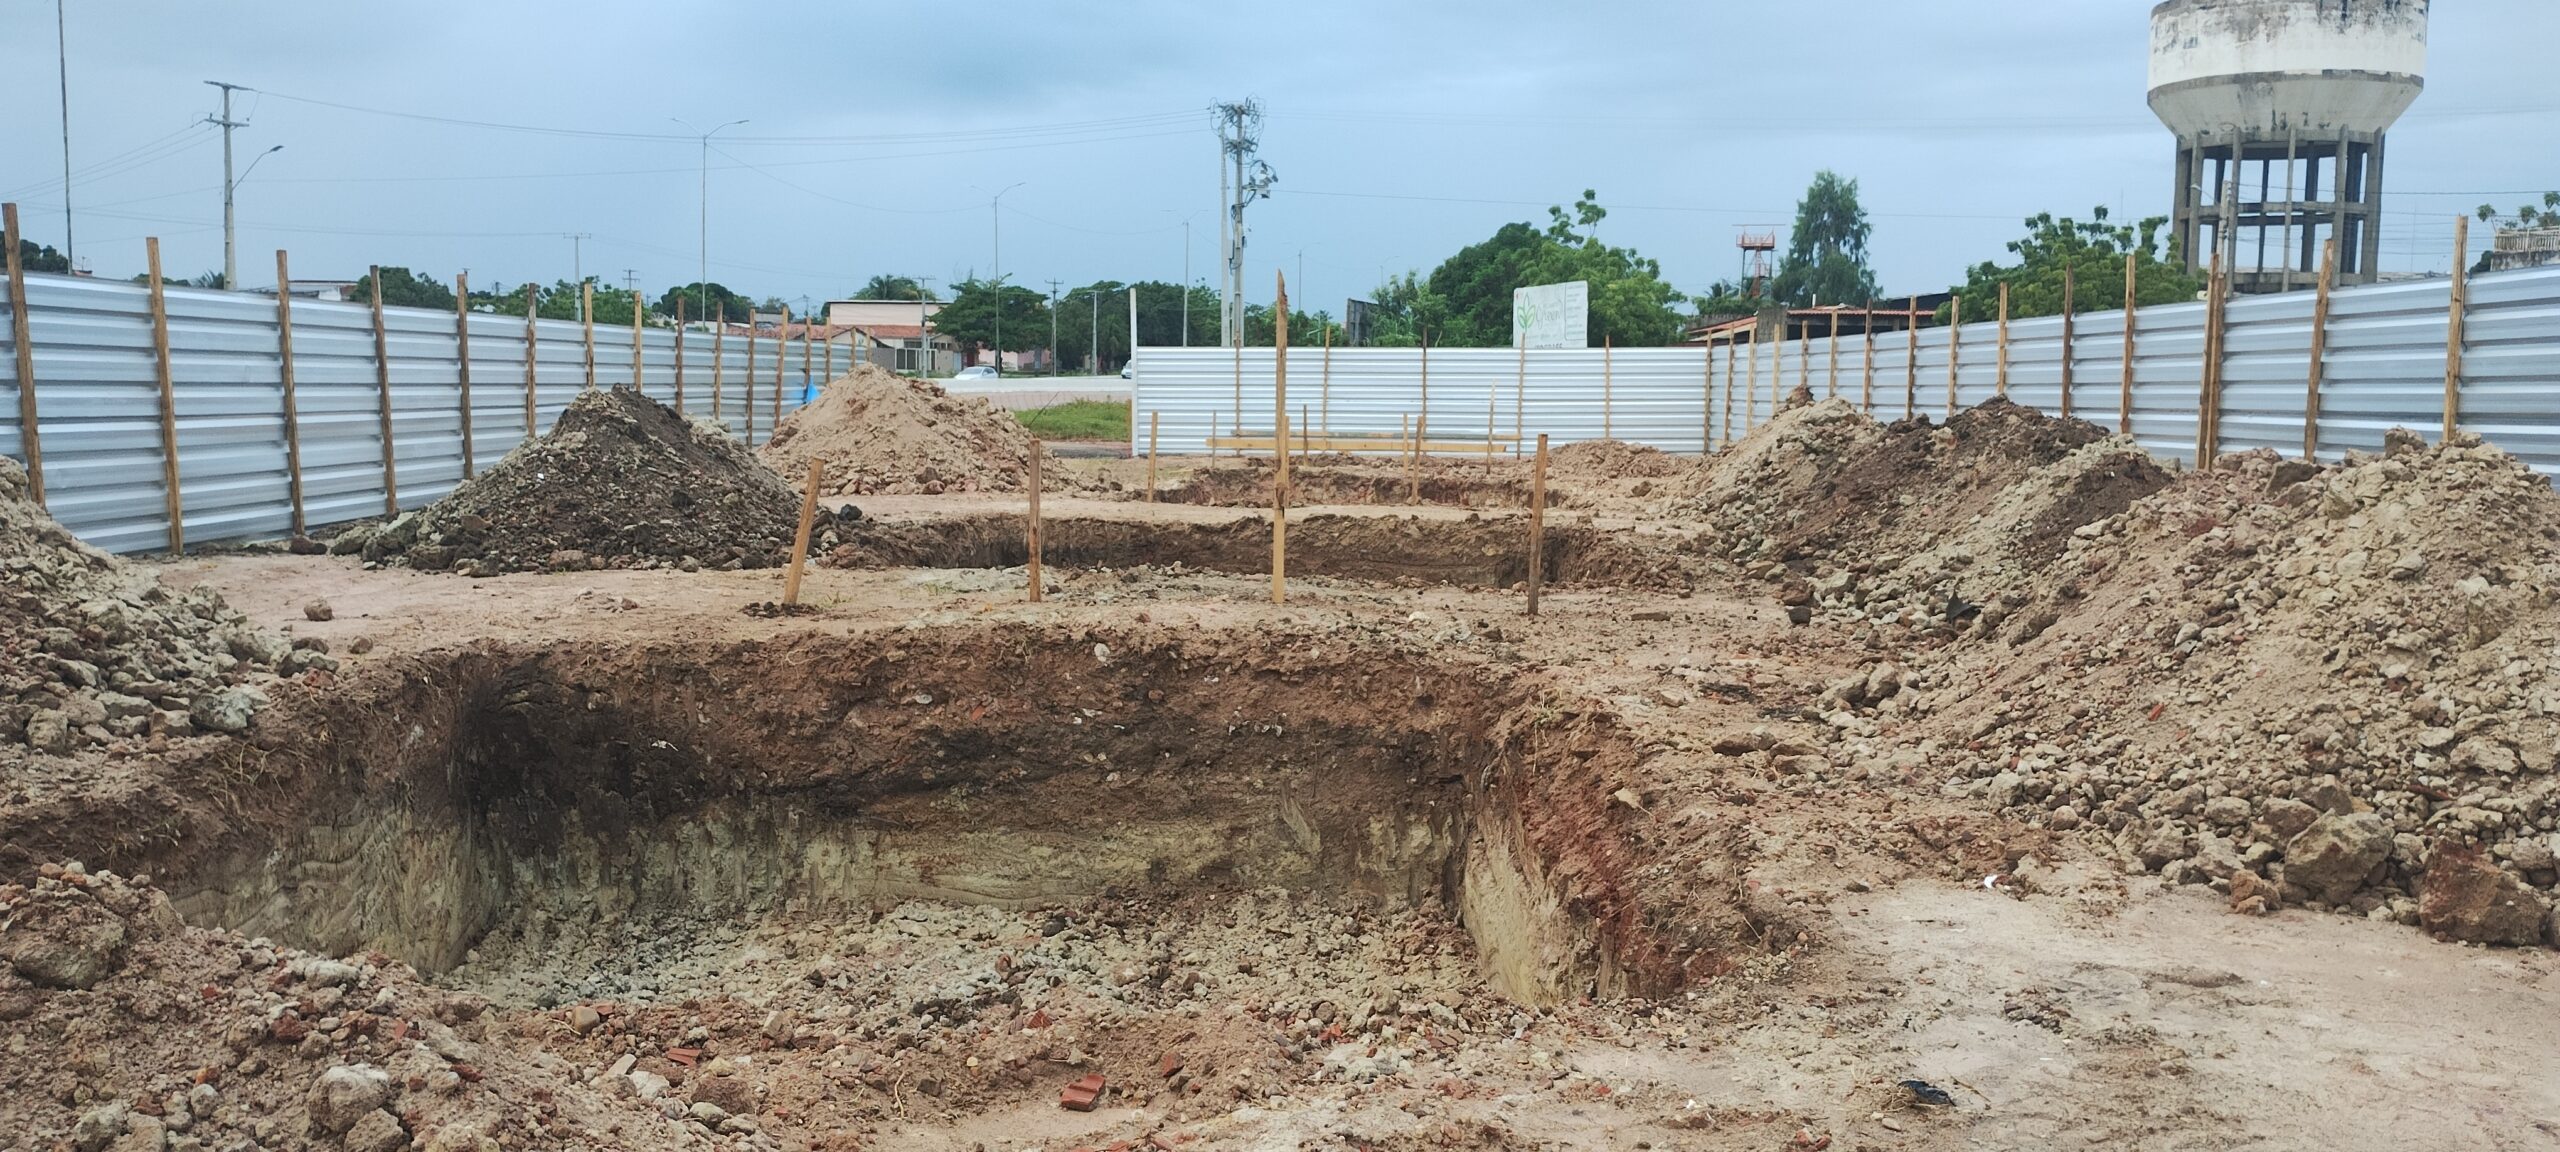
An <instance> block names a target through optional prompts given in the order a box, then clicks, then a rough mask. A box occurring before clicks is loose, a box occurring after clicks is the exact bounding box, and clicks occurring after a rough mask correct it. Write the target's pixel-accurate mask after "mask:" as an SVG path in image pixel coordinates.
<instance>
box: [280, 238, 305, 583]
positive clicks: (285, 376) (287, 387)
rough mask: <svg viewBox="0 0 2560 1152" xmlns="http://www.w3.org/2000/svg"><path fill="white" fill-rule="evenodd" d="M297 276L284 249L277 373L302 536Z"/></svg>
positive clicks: (287, 470) (289, 479)
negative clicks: (295, 311) (295, 321)
mask: <svg viewBox="0 0 2560 1152" xmlns="http://www.w3.org/2000/svg"><path fill="white" fill-rule="evenodd" d="M292 285H293V274H292V273H290V272H288V271H286V270H285V258H284V249H282V248H278V249H276V373H277V378H278V379H279V380H281V381H282V382H283V384H284V494H285V499H286V500H287V501H288V502H289V503H290V504H291V505H292V506H293V534H294V535H296V536H300V535H302V531H303V528H304V527H305V525H304V524H303V519H302V405H301V403H300V402H299V401H298V400H296V399H295V397H294V394H293V292H292V291H291V288H292Z"/></svg>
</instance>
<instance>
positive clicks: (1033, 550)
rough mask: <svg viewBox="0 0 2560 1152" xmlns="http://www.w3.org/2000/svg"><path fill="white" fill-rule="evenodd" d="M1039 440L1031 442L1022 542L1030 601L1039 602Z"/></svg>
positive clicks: (1040, 450)
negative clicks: (1027, 505)
mask: <svg viewBox="0 0 2560 1152" xmlns="http://www.w3.org/2000/svg"><path fill="white" fill-rule="evenodd" d="M1042 451H1043V449H1042V448H1041V445H1040V442H1039V441H1038V440H1033V441H1032V442H1031V473H1030V477H1029V485H1028V486H1029V487H1030V489H1031V515H1030V516H1029V517H1028V518H1026V519H1025V520H1024V521H1023V535H1024V539H1023V543H1024V544H1025V545H1026V551H1027V552H1028V553H1029V558H1028V559H1027V560H1025V561H1024V563H1025V565H1026V566H1027V567H1028V568H1029V569H1030V571H1031V602H1032V603H1034V604H1037V603H1039V602H1040V453H1041V452H1042Z"/></svg>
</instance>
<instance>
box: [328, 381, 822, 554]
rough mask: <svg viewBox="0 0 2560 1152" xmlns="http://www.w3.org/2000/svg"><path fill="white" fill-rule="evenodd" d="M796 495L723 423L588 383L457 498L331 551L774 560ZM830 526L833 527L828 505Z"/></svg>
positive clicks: (334, 544)
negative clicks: (532, 437) (534, 436)
mask: <svg viewBox="0 0 2560 1152" xmlns="http://www.w3.org/2000/svg"><path fill="white" fill-rule="evenodd" d="M800 502H801V500H800V497H799V496H798V495H797V494H795V493H794V492H793V491H792V490H791V488H790V486H789V485H787V484H785V483H784V482H783V480H782V478H781V477H779V476H777V475H775V474H774V473H773V471H772V470H771V469H768V468H766V467H765V466H764V465H763V464H761V463H759V462H758V461H757V460H756V458H755V456H754V455H753V454H751V453H750V452H748V451H747V450H746V449H745V448H743V447H741V446H739V445H738V443H737V442H736V441H734V440H732V439H730V438H729V437H728V436H727V435H726V434H725V433H723V432H721V431H720V430H719V429H718V428H716V427H713V426H710V425H708V424H697V423H695V422H694V421H692V420H690V419H688V418H686V417H685V416H683V415H682V414H680V413H678V412H677V411H676V410H675V409H673V408H669V407H667V406H666V405H664V404H660V403H658V402H657V401H655V400H652V399H649V398H648V397H646V396H643V395H641V394H640V393H638V392H635V391H632V390H631V389H628V388H622V387H613V388H600V389H590V390H588V391H586V392H583V393H580V394H579V396H578V398H577V399H575V400H573V401H571V402H570V403H569V407H568V409H567V410H565V411H563V412H562V413H561V414H560V419H559V420H558V421H557V422H556V423H554V424H553V425H552V428H551V431H550V432H548V433H545V434H544V435H543V437H542V438H541V439H540V440H536V441H533V442H531V443H528V444H524V445H521V446H519V447H517V448H516V450H515V451H512V452H509V453H507V455H506V458H505V459H503V460H500V461H499V462H498V463H497V464H496V465H495V466H493V467H491V468H490V469H489V470H488V471H486V472H483V473H481V474H480V475H479V476H477V477H475V478H473V479H471V480H468V481H465V482H464V483H463V484H462V485H461V486H460V487H458V488H455V489H454V490H453V492H452V494H451V495H448V496H446V497H445V498H444V499H442V500H439V501H436V502H435V503H434V504H431V505H428V506H427V507H425V508H422V509H420V510H418V511H416V512H412V513H408V514H405V515H402V516H398V517H395V518H393V519H392V520H390V521H389V522H388V523H383V524H365V525H360V526H357V527H355V528H351V529H349V530H347V531H346V532H343V533H341V534H340V535H339V536H338V537H337V538H336V539H335V540H333V541H331V543H330V545H329V547H330V550H331V551H333V552H338V553H361V554H362V555H363V556H364V558H365V559H367V560H379V561H382V562H384V563H392V564H402V565H406V566H408V567H411V568H417V569H420V570H423V571H435V572H441V571H453V572H457V573H460V574H462V575H466V576H494V575H498V574H501V573H506V572H541V571H564V570H567V571H574V570H577V569H582V568H641V567H673V568H685V569H688V570H690V569H694V568H722V569H729V568H768V567H772V566H774V565H777V564H780V563H782V562H783V561H784V559H785V558H786V557H787V555H788V549H789V548H790V546H791V541H792V537H793V535H794V534H795V533H796V532H797V530H798V518H799V512H800ZM825 515H826V516H827V521H825V522H821V523H820V524H819V526H818V531H819V532H820V533H821V539H823V534H824V533H825V532H826V531H828V530H829V529H830V527H831V523H832V520H833V518H834V517H833V515H832V513H826V514H825Z"/></svg>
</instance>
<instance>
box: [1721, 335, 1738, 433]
mask: <svg viewBox="0 0 2560 1152" xmlns="http://www.w3.org/2000/svg"><path fill="white" fill-rule="evenodd" d="M1735 351H1736V349H1735V348H1734V340H1733V334H1732V333H1727V334H1726V335H1725V338H1724V428H1723V432H1724V435H1723V436H1722V437H1720V439H1722V440H1723V441H1724V444H1725V446H1727V447H1731V446H1732V444H1733V361H1734V356H1735Z"/></svg>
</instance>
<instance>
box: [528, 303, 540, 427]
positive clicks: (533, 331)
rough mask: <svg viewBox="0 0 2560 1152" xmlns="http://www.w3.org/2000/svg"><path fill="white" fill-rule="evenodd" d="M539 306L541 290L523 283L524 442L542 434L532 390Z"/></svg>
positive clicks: (537, 342)
mask: <svg viewBox="0 0 2560 1152" xmlns="http://www.w3.org/2000/svg"><path fill="white" fill-rule="evenodd" d="M541 306H542V290H541V289H539V288H536V287H534V285H533V282H532V281H530V280H527V281H525V285H524V438H525V439H526V440H531V439H533V438H534V437H536V436H540V435H541V434H542V429H541V427H540V424H541V416H540V409H539V408H538V406H537V403H536V398H535V395H534V390H535V388H536V386H537V384H538V382H537V381H536V380H535V378H534V376H535V373H534V366H535V363H536V362H537V361H538V360H540V359H541V348H542V328H541V325H540V322H539V317H540V315H541Z"/></svg>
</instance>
